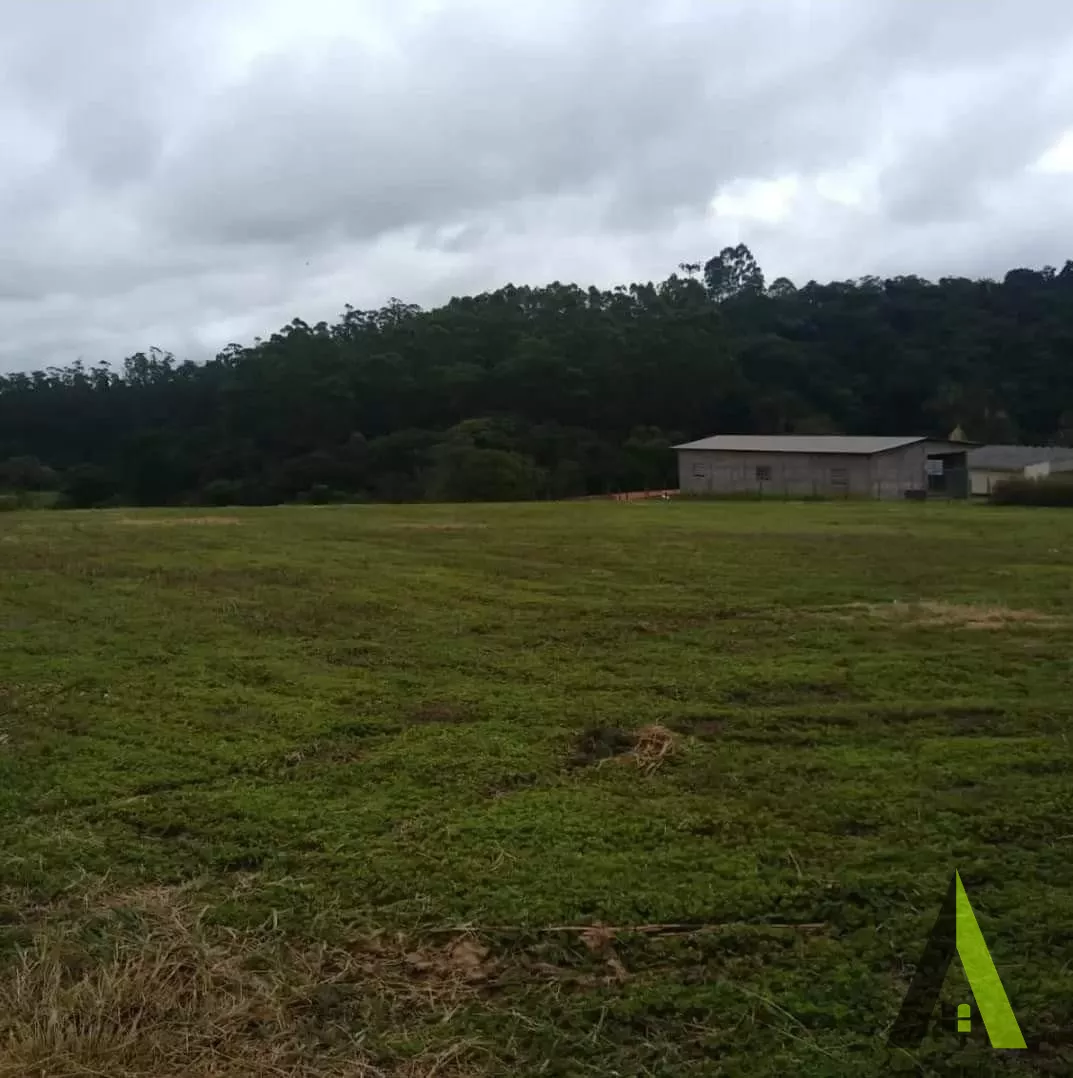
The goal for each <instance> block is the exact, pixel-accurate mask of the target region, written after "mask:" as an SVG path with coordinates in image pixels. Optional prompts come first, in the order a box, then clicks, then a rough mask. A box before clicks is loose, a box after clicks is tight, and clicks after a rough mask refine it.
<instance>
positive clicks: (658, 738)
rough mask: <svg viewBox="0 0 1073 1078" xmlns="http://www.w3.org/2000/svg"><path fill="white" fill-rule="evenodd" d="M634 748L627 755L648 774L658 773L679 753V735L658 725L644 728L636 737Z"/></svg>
mask: <svg viewBox="0 0 1073 1078" xmlns="http://www.w3.org/2000/svg"><path fill="white" fill-rule="evenodd" d="M634 738H635V740H634V745H633V748H632V749H630V751H629V752H628V753H627V756H629V757H630V758H631V759H633V760H635V761H636V763H637V766H638V767H639V768H640V769H641V770H642V771H643V772H644V773H645V774H646V775H651V774H652V773H653V772H654V771H658V770H659V768H661V767H662V766H663V764H664V762H665V761H666V760H667V759H669V758H670V757H671V756H673V755H674V754H675V753H676V752H677V751H678V735H677V734H676V733H674V731H673V730H668V729H667V727H666V726H660V725H659V724H658V723H657V724H655V725H652V726H642V727H641V729H639V730H638V731H637V732H636V734H635V735H634Z"/></svg>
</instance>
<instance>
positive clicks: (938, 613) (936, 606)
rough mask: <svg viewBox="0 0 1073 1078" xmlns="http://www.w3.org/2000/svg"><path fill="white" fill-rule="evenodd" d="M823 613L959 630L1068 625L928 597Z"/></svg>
mask: <svg viewBox="0 0 1073 1078" xmlns="http://www.w3.org/2000/svg"><path fill="white" fill-rule="evenodd" d="M825 613H826V615H827V616H828V617H833V618H836V619H837V620H840V621H854V620H856V619H857V618H861V617H868V618H877V619H880V620H883V621H888V622H894V623H898V624H903V625H913V626H923V627H941V628H960V629H1004V628H1007V627H1008V626H1011V625H1032V626H1038V627H1041V628H1057V627H1058V626H1062V625H1066V624H1068V620H1069V619H1068V618H1062V617H1058V616H1056V615H1054V614H1044V613H1043V612H1042V611H1039V610H1015V609H1012V608H1010V607H1005V606H982V605H975V604H971V603H944V602H933V601H930V600H925V601H923V602H915V603H903V602H899V601H897V600H895V601H894V602H891V603H849V604H847V605H846V606H842V607H836V608H834V609H831V610H828V611H825Z"/></svg>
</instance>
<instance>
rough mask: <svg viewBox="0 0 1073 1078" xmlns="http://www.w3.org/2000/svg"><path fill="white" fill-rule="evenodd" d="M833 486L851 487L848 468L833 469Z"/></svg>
mask: <svg viewBox="0 0 1073 1078" xmlns="http://www.w3.org/2000/svg"><path fill="white" fill-rule="evenodd" d="M831 486H833V487H847V486H849V469H848V468H832V469H831Z"/></svg>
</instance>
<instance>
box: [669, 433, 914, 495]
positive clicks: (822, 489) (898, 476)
mask: <svg viewBox="0 0 1073 1078" xmlns="http://www.w3.org/2000/svg"><path fill="white" fill-rule="evenodd" d="M926 458H927V448H926V447H925V446H924V445H922V444H921V445H911V446H906V447H905V448H904V449H899V450H892V451H891V452H888V453H880V454H877V455H875V456H872V457H869V456H864V455H858V454H850V453H763V452H753V453H741V452H733V451H729V450H711V449H683V450H679V453H678V486H679V489H680V490H681V491H682V492H683V493H685V494H747V493H751V494H757V493H759V494H767V495H771V496H772V497H779V496H785V497H791V498H794V497H797V498H801V497H808V496H809V495H822V496H824V497H840V496H842V497H876V498H901V497H903V494H904V491H906V490H920V489H923V488H924V487H925V486H926V478H925V472H924V461H925V459H926ZM765 469H766V471H765ZM840 479H842V480H844V482H840Z"/></svg>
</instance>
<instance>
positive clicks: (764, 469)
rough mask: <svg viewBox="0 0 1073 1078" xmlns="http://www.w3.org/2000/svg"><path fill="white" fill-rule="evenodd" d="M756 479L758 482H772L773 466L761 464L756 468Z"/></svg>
mask: <svg viewBox="0 0 1073 1078" xmlns="http://www.w3.org/2000/svg"><path fill="white" fill-rule="evenodd" d="M756 481H757V482H758V483H770V482H771V468H770V467H768V465H766V464H761V465H760V466H759V467H758V468H757V469H756Z"/></svg>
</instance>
